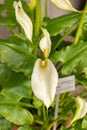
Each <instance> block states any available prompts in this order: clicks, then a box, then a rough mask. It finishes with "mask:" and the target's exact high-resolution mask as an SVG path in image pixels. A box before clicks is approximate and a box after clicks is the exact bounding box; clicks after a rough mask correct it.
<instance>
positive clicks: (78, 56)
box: [51, 41, 87, 75]
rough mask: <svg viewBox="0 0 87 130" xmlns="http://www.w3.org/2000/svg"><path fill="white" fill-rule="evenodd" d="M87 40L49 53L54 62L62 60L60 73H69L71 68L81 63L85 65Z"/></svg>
mask: <svg viewBox="0 0 87 130" xmlns="http://www.w3.org/2000/svg"><path fill="white" fill-rule="evenodd" d="M86 58H87V42H85V43H84V42H83V41H81V42H79V44H77V45H72V46H67V47H66V49H65V50H61V51H58V52H57V51H56V52H54V53H53V54H52V55H51V59H52V61H54V62H62V74H63V75H70V74H71V72H72V71H73V69H74V68H75V67H76V66H77V65H78V66H79V65H81V66H82V68H83V69H84V68H85V67H86V66H87V60H86Z"/></svg>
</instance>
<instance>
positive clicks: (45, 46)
mask: <svg viewBox="0 0 87 130" xmlns="http://www.w3.org/2000/svg"><path fill="white" fill-rule="evenodd" d="M42 32H43V35H44V36H43V37H42V39H41V40H40V43H39V46H40V49H41V50H42V52H44V55H45V57H46V58H47V57H48V56H49V54H50V51H51V39H50V35H49V33H48V31H47V30H46V29H44V28H42Z"/></svg>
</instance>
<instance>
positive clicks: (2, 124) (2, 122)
mask: <svg viewBox="0 0 87 130" xmlns="http://www.w3.org/2000/svg"><path fill="white" fill-rule="evenodd" d="M11 127H12V123H11V122H9V121H7V120H6V119H5V118H3V117H2V116H0V130H10V129H11Z"/></svg>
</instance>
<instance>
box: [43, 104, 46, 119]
mask: <svg viewBox="0 0 87 130" xmlns="http://www.w3.org/2000/svg"><path fill="white" fill-rule="evenodd" d="M43 119H44V121H46V109H45V106H44V105H43Z"/></svg>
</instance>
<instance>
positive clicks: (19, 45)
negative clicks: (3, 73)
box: [0, 35, 35, 76]
mask: <svg viewBox="0 0 87 130" xmlns="http://www.w3.org/2000/svg"><path fill="white" fill-rule="evenodd" d="M0 61H1V62H2V63H5V64H6V65H7V66H8V67H10V68H11V69H12V70H14V71H15V72H23V73H24V74H25V75H27V76H30V74H31V72H32V69H33V65H34V62H35V56H33V44H32V43H30V42H29V41H28V40H27V39H26V40H25V39H24V38H22V39H21V38H20V37H18V35H14V36H13V37H11V38H9V39H8V40H1V41H0Z"/></svg>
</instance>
